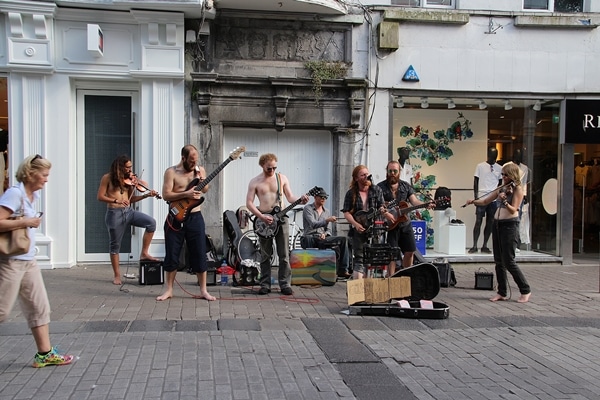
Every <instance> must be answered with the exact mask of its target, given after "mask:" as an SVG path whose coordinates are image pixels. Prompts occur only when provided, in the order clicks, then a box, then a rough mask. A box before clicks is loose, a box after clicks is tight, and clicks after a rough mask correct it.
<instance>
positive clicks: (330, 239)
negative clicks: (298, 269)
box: [300, 188, 351, 278]
mask: <svg viewBox="0 0 600 400" xmlns="http://www.w3.org/2000/svg"><path fill="white" fill-rule="evenodd" d="M328 197H329V195H328V194H327V192H326V191H325V189H323V188H319V190H318V192H317V194H315V196H314V200H315V201H314V202H313V203H311V204H307V205H306V206H305V207H304V210H303V211H302V221H303V226H304V234H303V236H302V238H301V239H300V245H301V246H302V248H303V249H311V248H316V249H334V250H335V254H336V261H337V262H336V264H337V274H338V276H339V277H342V278H348V277H350V276H351V273H350V256H349V252H348V240H347V238H346V237H345V236H332V235H331V231H330V230H329V223H330V222H336V221H337V218H336V217H335V216H332V215H331V213H330V212H329V210H328V209H327V208H325V201H326V200H327V198H328Z"/></svg>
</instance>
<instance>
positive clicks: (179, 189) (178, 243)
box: [156, 144, 216, 301]
mask: <svg viewBox="0 0 600 400" xmlns="http://www.w3.org/2000/svg"><path fill="white" fill-rule="evenodd" d="M198 158H199V155H198V150H197V149H196V147H194V146H193V145H191V144H188V145H185V146H184V147H183V148H182V149H181V161H179V164H177V165H175V166H172V167H169V168H167V170H166V171H165V174H164V182H163V188H162V197H163V198H164V199H165V201H168V202H174V201H177V200H181V199H190V200H192V201H197V200H199V199H200V198H201V197H202V196H203V195H204V194H205V193H206V192H207V191H208V185H205V186H204V187H203V188H202V190H197V188H196V187H195V186H191V187H189V186H190V183H191V182H192V181H193V180H194V179H196V178H197V179H199V180H200V182H201V181H202V180H204V179H206V171H205V170H204V168H203V167H200V166H198V165H197V164H198ZM164 229H165V261H164V264H163V267H164V269H165V271H166V273H167V274H166V275H167V279H166V281H167V282H166V283H167V289H166V290H165V292H164V293H163V294H161V295H160V296H158V297H157V298H156V300H157V301H163V300H167V299H170V298H171V297H173V283H174V282H175V275H177V267H178V266H179V257H180V254H181V249H182V248H183V241H184V239H185V242H186V245H187V251H188V254H189V260H190V267H191V269H192V271H193V272H195V273H196V276H197V277H198V284H199V285H200V295H198V296H195V298H198V299H206V300H208V301H214V300H216V298H215V297H214V296H211V295H210V294H209V293H208V290H207V289H206V275H207V270H208V265H207V262H206V232H205V225H204V217H203V216H202V213H201V212H200V205H198V206H196V207H194V208H193V209H192V210H190V212H189V215H188V216H187V218H186V219H185V222H184V223H181V222H179V221H178V220H177V219H175V218H172V217H171V216H170V215H169V216H168V217H167V220H166V221H165V226H164Z"/></svg>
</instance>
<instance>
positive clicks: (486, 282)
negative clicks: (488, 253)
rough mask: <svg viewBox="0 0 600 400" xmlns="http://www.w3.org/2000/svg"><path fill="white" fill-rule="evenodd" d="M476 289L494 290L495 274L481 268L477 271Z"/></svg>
mask: <svg viewBox="0 0 600 400" xmlns="http://www.w3.org/2000/svg"><path fill="white" fill-rule="evenodd" d="M475 289H480V290H494V274H493V273H491V272H488V271H485V270H483V271H482V270H481V269H479V271H477V272H475Z"/></svg>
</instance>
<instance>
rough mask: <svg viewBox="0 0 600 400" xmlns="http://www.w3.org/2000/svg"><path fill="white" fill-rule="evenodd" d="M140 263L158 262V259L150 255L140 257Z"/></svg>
mask: <svg viewBox="0 0 600 400" xmlns="http://www.w3.org/2000/svg"><path fill="white" fill-rule="evenodd" d="M140 261H160V258H156V257H152V256H151V255H150V254H142V255H140Z"/></svg>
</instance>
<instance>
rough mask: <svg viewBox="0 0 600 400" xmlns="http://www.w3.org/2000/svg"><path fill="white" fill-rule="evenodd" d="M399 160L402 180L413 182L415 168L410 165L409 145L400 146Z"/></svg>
mask: <svg viewBox="0 0 600 400" xmlns="http://www.w3.org/2000/svg"><path fill="white" fill-rule="evenodd" d="M397 151H398V162H399V163H400V167H402V168H400V180H403V181H404V182H408V183H410V184H411V185H412V184H413V169H412V165H410V160H409V159H410V149H409V148H408V147H399V148H398V150H397Z"/></svg>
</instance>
